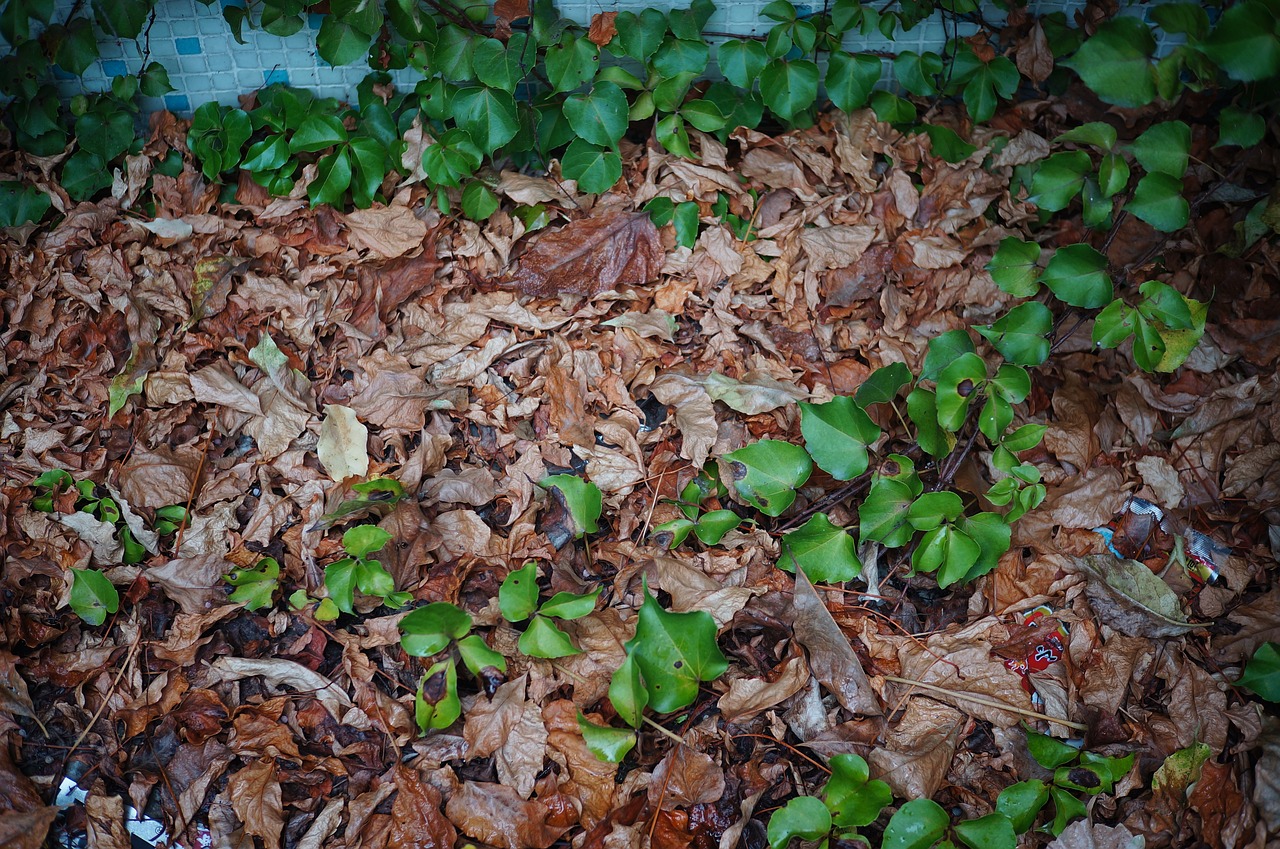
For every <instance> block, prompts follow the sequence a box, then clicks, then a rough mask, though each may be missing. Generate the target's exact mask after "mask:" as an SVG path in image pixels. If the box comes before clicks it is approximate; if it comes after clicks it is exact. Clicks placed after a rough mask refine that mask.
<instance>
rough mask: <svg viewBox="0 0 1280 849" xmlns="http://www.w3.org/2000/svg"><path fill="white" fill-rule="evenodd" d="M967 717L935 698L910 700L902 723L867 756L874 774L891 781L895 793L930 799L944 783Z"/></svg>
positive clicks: (900, 721)
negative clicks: (882, 744)
mask: <svg viewBox="0 0 1280 849" xmlns="http://www.w3.org/2000/svg"><path fill="white" fill-rule="evenodd" d="M964 725H965V719H964V716H963V715H962V714H961V713H960V712H959V711H958V710H955V709H954V708H951V707H948V706H947V705H944V704H940V703H939V702H935V701H934V700H933V699H931V698H930V699H924V698H913V699H911V700H909V701H908V702H907V709H906V710H905V711H903V713H902V718H901V719H900V720H898V724H897V725H896V726H894V727H893V728H892V729H891V730H890V731H889V732H888V733H886V734H885V742H884V746H882V747H881V746H877V747H876V748H875V749H873V750H872V751H871V755H870V757H869V758H868V759H867V760H868V762H869V763H870V764H871V769H872V775H873V776H875V777H876V778H879V779H881V780H883V781H885V782H887V783H888V784H889V786H890V787H892V788H893V793H894V795H895V796H902V797H905V798H907V799H928V798H929V797H930V796H932V795H933V794H934V793H936V792H938V789H939V788H940V787H941V786H942V781H943V779H944V778H945V777H946V775H947V770H948V769H950V768H951V759H952V758H953V757H954V756H955V753H956V744H957V743H959V742H960V733H961V731H962V730H963V729H964Z"/></svg>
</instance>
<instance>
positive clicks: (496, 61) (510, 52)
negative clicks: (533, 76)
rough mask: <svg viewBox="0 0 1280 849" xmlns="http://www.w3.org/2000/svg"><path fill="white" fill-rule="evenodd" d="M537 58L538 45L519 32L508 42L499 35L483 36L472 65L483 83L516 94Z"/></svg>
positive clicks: (474, 51) (472, 59)
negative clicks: (503, 40)
mask: <svg viewBox="0 0 1280 849" xmlns="http://www.w3.org/2000/svg"><path fill="white" fill-rule="evenodd" d="M536 59H537V54H536V47H535V45H534V44H533V42H532V41H531V40H530V38H529V36H528V35H527V34H525V33H523V32H516V33H512V34H511V39H510V40H509V41H508V42H507V43H506V44H503V43H502V42H501V41H498V39H496V38H482V39H480V40H479V41H478V42H477V43H476V44H475V47H474V50H473V53H472V55H471V68H472V70H474V71H475V74H476V79H478V80H479V81H480V82H482V83H484V84H485V85H487V86H489V87H491V88H496V89H500V90H502V91H505V92H507V93H508V94H514V93H515V90H516V86H517V85H519V84H520V81H521V80H523V79H524V77H525V75H526V74H527V73H528V72H529V70H530V69H532V68H533V66H534V64H535V61H536Z"/></svg>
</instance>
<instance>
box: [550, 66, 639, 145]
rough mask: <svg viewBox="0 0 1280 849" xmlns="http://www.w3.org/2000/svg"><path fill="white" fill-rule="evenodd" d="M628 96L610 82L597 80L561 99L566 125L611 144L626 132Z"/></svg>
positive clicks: (587, 137)
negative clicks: (580, 91)
mask: <svg viewBox="0 0 1280 849" xmlns="http://www.w3.org/2000/svg"><path fill="white" fill-rule="evenodd" d="M628 108H629V107H628V105H627V96H626V95H625V94H623V92H622V89H620V88H618V87H617V86H616V85H614V84H613V83H609V82H597V83H596V84H595V85H594V86H593V87H592V89H591V91H590V92H588V93H586V94H571V95H569V97H567V98H565V101H564V115H565V118H566V119H567V120H568V121H569V126H571V127H573V131H574V132H575V133H577V134H578V135H579V136H580V137H581V138H583V139H585V140H586V141H588V142H590V143H591V144H595V145H599V146H601V147H614V146H616V145H617V144H618V141H619V140H620V139H621V138H622V137H623V135H625V134H626V132H627V109H628Z"/></svg>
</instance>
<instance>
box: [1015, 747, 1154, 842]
mask: <svg viewBox="0 0 1280 849" xmlns="http://www.w3.org/2000/svg"><path fill="white" fill-rule="evenodd" d="M1027 748H1028V749H1029V750H1030V752H1031V757H1033V758H1035V760H1036V763H1038V764H1040V765H1041V766H1042V767H1044V768H1045V769H1051V770H1053V779H1052V780H1051V781H1048V782H1046V781H1042V780H1040V779H1038V778H1034V779H1031V780H1030V781H1020V782H1018V783H1017V784H1013V785H1010V786H1009V787H1006V788H1005V789H1004V790H1003V791H1001V793H1000V795H999V797H998V798H997V799H996V811H997V813H1001V814H1004V815H1005V816H1007V817H1008V818H1009V820H1010V821H1011V822H1012V823H1013V825H1014V830H1015V831H1017V832H1018V833H1019V834H1021V833H1022V832H1024V831H1026V830H1028V829H1029V828H1031V826H1032V825H1033V824H1034V822H1035V818H1036V815H1037V814H1038V813H1039V812H1040V810H1041V809H1042V808H1043V807H1044V806H1045V805H1046V804H1047V803H1048V802H1049V800H1051V799H1052V800H1053V806H1054V817H1053V821H1052V822H1050V823H1048V824H1047V825H1046V826H1045V827H1044V830H1045V831H1048V832H1049V833H1050V834H1053V835H1055V836H1056V835H1058V834H1061V833H1062V830H1063V829H1064V828H1066V827H1067V824H1068V823H1070V822H1071V821H1072V820H1074V819H1077V818H1079V817H1082V816H1084V815H1085V805H1084V802H1083V801H1082V800H1081V799H1080V798H1079V795H1080V794H1083V795H1087V796H1093V795H1096V794H1098V793H1110V792H1111V791H1112V788H1113V787H1114V786H1115V783H1116V782H1117V781H1119V780H1120V779H1121V778H1123V777H1124V776H1125V775H1127V774H1128V772H1129V770H1130V768H1131V767H1132V766H1133V759H1134V756H1133V755H1132V754H1130V755H1127V756H1125V757H1123V758H1108V757H1103V756H1102V755H1096V754H1094V753H1092V752H1082V751H1080V750H1079V749H1077V748H1075V747H1074V746H1070V745H1068V744H1066V743H1063V742H1062V741H1060V740H1055V739H1054V738H1052V737H1049V736H1047V735H1044V734H1039V733H1037V732H1035V731H1032V730H1030V729H1027Z"/></svg>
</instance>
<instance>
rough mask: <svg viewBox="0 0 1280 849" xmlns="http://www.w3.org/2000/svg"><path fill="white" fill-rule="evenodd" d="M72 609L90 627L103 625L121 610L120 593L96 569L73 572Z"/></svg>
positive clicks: (75, 570) (70, 601)
mask: <svg viewBox="0 0 1280 849" xmlns="http://www.w3.org/2000/svg"><path fill="white" fill-rule="evenodd" d="M69 603H70V604H71V609H72V610H74V611H75V612H76V615H77V616H79V617H80V618H81V619H83V620H84V621H85V622H86V623H87V624H89V625H95V626H96V625H101V624H102V623H103V622H106V621H107V614H109V613H115V612H116V611H117V610H119V609H120V593H119V592H117V591H116V588H115V586H113V585H112V583H111V582H110V581H109V580H107V576H106V575H104V574H102V573H101V572H99V571H98V570H96V569H72V570H71V597H70V600H69Z"/></svg>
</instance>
